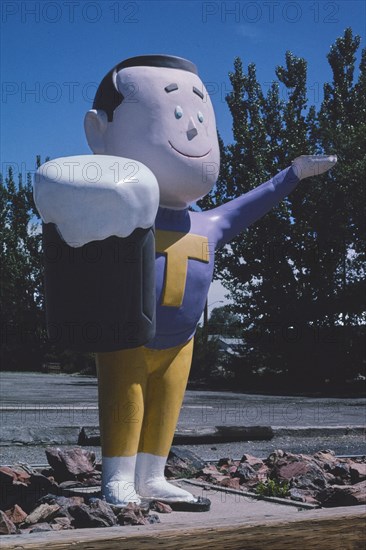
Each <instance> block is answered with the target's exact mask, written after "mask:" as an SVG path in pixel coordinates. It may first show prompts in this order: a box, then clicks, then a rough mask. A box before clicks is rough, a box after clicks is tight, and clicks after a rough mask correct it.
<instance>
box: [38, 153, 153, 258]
mask: <svg viewBox="0 0 366 550" xmlns="http://www.w3.org/2000/svg"><path fill="white" fill-rule="evenodd" d="M33 194H34V201H35V204H36V206H37V209H38V211H39V213H40V216H41V218H42V220H43V221H44V223H54V224H56V226H57V228H58V230H59V232H60V234H61V236H62V238H63V239H64V240H65V241H66V243H67V244H68V245H69V246H72V247H74V248H76V247H80V246H83V245H84V244H86V243H88V242H90V241H99V240H102V239H106V238H107V237H110V236H112V235H116V236H117V237H127V236H128V235H130V234H131V233H132V232H133V231H134V230H135V229H136V228H142V229H147V228H148V227H151V226H152V225H153V224H154V220H155V217H156V213H157V209H158V206H159V186H158V182H157V180H156V178H155V176H154V174H153V173H152V172H151V170H149V168H147V167H146V166H145V165H144V164H142V163H141V162H138V161H136V160H131V159H126V158H122V157H115V156H110V155H80V156H73V157H61V158H57V159H54V160H51V161H49V162H46V163H45V164H42V166H40V168H39V169H38V170H37V172H36V174H35V179H34V189H33Z"/></svg>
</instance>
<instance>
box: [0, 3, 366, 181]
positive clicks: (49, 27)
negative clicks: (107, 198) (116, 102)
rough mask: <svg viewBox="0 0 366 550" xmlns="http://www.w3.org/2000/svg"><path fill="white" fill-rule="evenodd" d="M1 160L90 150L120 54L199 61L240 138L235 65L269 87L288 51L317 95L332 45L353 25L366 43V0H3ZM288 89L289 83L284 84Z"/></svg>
mask: <svg viewBox="0 0 366 550" xmlns="http://www.w3.org/2000/svg"><path fill="white" fill-rule="evenodd" d="M1 7H2V39H1V40H2V48H1V51H2V59H1V67H2V69H1V79H2V99H1V108H2V120H3V122H2V131H1V164H2V166H1V168H2V171H4V169H5V168H6V165H7V164H8V163H13V164H15V165H16V166H18V167H19V169H21V170H22V172H25V171H26V170H33V168H34V159H35V156H36V155H37V154H40V155H41V156H42V158H44V157H45V156H46V155H48V156H50V157H51V158H55V157H58V156H67V155H75V154H82V153H89V152H90V151H89V148H88V145H87V143H86V140H85V137H84V130H83V118H84V114H85V112H86V111H87V110H88V109H89V108H91V103H92V100H93V94H94V92H95V89H96V86H97V84H98V83H99V82H100V80H101V78H102V77H103V76H104V74H105V73H106V72H107V71H108V70H109V69H110V68H111V67H112V66H113V65H114V64H115V63H117V62H118V61H121V60H122V59H124V58H126V57H130V56H134V55H140V54H145V53H168V54H173V55H178V56H182V57H186V58H188V59H190V60H192V61H193V62H195V63H196V64H197V66H198V68H199V71H200V75H201V78H202V80H203V81H204V82H205V83H206V85H207V86H208V87H209V90H210V91H211V99H212V101H213V104H214V108H215V111H216V116H217V124H218V128H219V130H220V133H221V135H222V136H223V138H224V141H225V142H229V141H230V140H231V117H230V113H229V110H228V107H227V105H226V102H225V95H226V93H227V92H228V91H229V90H230V84H229V79H228V72H229V71H230V70H231V69H232V67H233V60H234V58H235V57H236V56H240V57H241V58H242V60H243V62H244V64H245V66H246V65H247V64H248V63H250V62H254V63H255V64H256V66H257V73H258V79H259V81H260V82H261V83H262V86H263V87H264V89H266V88H267V87H268V85H269V83H270V82H271V81H272V80H273V79H274V78H275V73H274V69H275V66H276V65H278V64H282V63H283V62H284V56H285V52H286V50H291V51H292V52H293V53H294V54H295V55H298V56H303V57H305V59H306V60H307V61H308V85H309V102H310V103H315V104H316V105H319V102H320V101H321V97H322V85H323V83H324V82H325V81H327V80H329V79H330V78H331V71H330V67H329V65H328V62H327V60H326V54H327V52H328V51H329V47H330V45H331V44H332V43H333V42H334V41H335V39H336V38H337V37H338V36H340V35H342V34H343V31H344V29H345V28H346V27H347V26H351V27H352V28H353V30H354V33H357V34H360V35H361V37H362V46H363V47H364V46H365V41H364V37H365V32H364V30H365V3H364V2H362V1H354V0H347V1H343V0H338V1H336V2H329V1H314V2H313V1H299V0H298V1H296V2H291V1H281V0H276V1H270V0H268V1H265V0H264V1H242V2H230V1H227V2H215V1H210V2H201V1H189V0H188V1H172V0H171V1H164V0H160V1H154V0H149V1H147V2H145V1H128V0H126V1H112V0H111V1H110V0H105V1H102V2H93V1H85V2H84V1H81V0H78V1H74V0H70V1H64V0H60V1H43V2H42V1H38V2H37V1H29V2H24V1H20V2H15V1H3V2H2V3H1ZM282 92H284V90H282Z"/></svg>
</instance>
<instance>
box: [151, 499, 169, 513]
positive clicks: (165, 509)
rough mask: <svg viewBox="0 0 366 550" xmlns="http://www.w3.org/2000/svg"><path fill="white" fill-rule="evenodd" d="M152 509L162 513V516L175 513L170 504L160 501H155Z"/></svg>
mask: <svg viewBox="0 0 366 550" xmlns="http://www.w3.org/2000/svg"><path fill="white" fill-rule="evenodd" d="M150 509H151V510H154V511H155V512H160V513H161V514H170V513H171V512H172V511H173V510H172V508H171V506H169V504H166V503H165V502H160V501H159V500H156V501H154V502H153V503H152V505H151V507H150Z"/></svg>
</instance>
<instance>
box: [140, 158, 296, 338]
mask: <svg viewBox="0 0 366 550" xmlns="http://www.w3.org/2000/svg"><path fill="white" fill-rule="evenodd" d="M298 182H299V179H298V177H297V176H296V175H295V173H294V171H293V170H292V168H291V167H290V168H286V169H285V170H283V171H282V172H279V173H278V174H277V175H276V176H275V177H273V178H272V179H270V180H269V181H267V182H266V183H263V184H262V185H260V186H258V187H256V188H255V189H253V190H252V191H249V192H248V193H245V194H244V195H242V196H241V197H239V198H237V199H234V200H232V201H229V202H227V203H226V204H223V205H221V206H219V207H217V208H214V209H212V210H208V211H206V212H190V211H189V210H188V209H185V210H172V209H168V208H159V211H158V214H157V217H156V221H155V227H156V262H155V265H156V299H157V303H156V335H155V338H154V339H153V340H152V341H151V342H149V344H148V346H147V347H149V348H154V349H166V348H171V347H174V346H177V345H180V344H184V343H185V342H187V341H188V340H189V339H190V338H192V336H193V335H194V333H195V331H196V327H197V323H198V321H199V320H200V317H201V315H202V312H203V309H204V307H205V302H206V298H207V293H208V290H209V287H210V284H211V281H212V276H213V270H214V254H215V250H216V249H217V248H220V247H221V246H223V245H225V244H227V243H228V242H230V241H231V240H232V239H233V238H234V237H236V236H237V235H238V234H239V233H241V232H242V231H244V230H245V229H246V228H247V227H249V226H250V225H251V224H252V223H254V222H255V221H256V220H258V219H260V218H261V217H262V216H263V215H264V214H266V213H267V212H268V211H269V210H270V209H271V208H272V207H274V206H276V205H277V204H278V203H279V202H280V201H281V200H282V199H283V198H284V197H285V196H286V195H288V193H290V192H291V191H292V190H293V189H294V188H295V187H296V185H297V184H298Z"/></svg>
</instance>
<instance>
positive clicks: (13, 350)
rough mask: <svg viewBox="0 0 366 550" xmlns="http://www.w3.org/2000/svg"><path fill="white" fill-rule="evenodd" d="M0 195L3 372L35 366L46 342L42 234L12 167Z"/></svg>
mask: <svg viewBox="0 0 366 550" xmlns="http://www.w3.org/2000/svg"><path fill="white" fill-rule="evenodd" d="M0 190H1V191H0V197H1V206H0V208H1V219H0V221H1V226H0V235H1V243H2V245H1V251H0V256H1V257H0V260H1V275H0V277H1V279H0V289H1V317H0V320H1V327H2V339H1V364H2V368H6V369H9V370H10V369H15V368H18V369H19V370H27V369H29V370H32V369H34V368H35V367H37V368H38V367H39V363H40V361H41V357H42V347H43V344H44V342H45V323H44V316H43V311H42V308H43V289H42V242H41V241H42V236H41V233H40V225H39V217H38V214H37V212H36V209H35V205H34V202H33V192H32V181H31V176H30V174H28V175H27V178H26V182H25V183H24V182H23V180H22V176H21V175H19V176H18V182H17V183H16V182H15V179H14V174H13V170H12V168H9V170H8V174H7V176H6V178H5V180H4V179H3V177H1V179H0Z"/></svg>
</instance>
